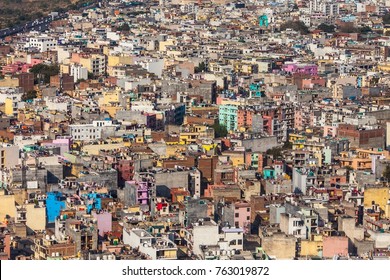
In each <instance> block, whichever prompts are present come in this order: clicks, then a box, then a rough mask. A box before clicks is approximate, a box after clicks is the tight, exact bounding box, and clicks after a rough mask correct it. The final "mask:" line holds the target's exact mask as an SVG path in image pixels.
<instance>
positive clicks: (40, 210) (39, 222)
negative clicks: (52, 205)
mask: <svg viewBox="0 0 390 280" xmlns="http://www.w3.org/2000/svg"><path fill="white" fill-rule="evenodd" d="M26 210H27V211H26V220H27V222H26V225H27V227H28V229H27V230H33V231H43V230H45V228H46V207H35V205H34V204H27V205H26Z"/></svg>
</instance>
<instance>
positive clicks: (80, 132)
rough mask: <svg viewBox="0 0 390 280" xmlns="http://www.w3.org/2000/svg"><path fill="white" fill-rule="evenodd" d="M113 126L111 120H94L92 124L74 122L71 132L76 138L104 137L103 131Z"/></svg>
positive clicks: (91, 138) (84, 139)
mask: <svg viewBox="0 0 390 280" xmlns="http://www.w3.org/2000/svg"><path fill="white" fill-rule="evenodd" d="M113 126H115V125H113V124H112V121H110V120H104V121H93V123H92V124H72V125H70V126H69V129H70V131H69V132H70V135H71V136H72V138H73V139H74V140H81V141H88V140H95V139H100V138H102V131H103V130H104V129H107V128H109V127H113Z"/></svg>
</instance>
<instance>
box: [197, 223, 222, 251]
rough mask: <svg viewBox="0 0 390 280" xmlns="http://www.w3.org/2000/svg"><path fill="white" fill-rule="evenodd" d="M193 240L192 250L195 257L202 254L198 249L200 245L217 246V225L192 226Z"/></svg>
mask: <svg viewBox="0 0 390 280" xmlns="http://www.w3.org/2000/svg"><path fill="white" fill-rule="evenodd" d="M214 224H215V223H214ZM193 240H194V245H193V250H194V254H195V255H199V254H201V253H202V251H201V249H200V246H201V245H217V243H218V240H219V234H218V226H217V224H215V225H202V226H201V225H199V226H194V229H193Z"/></svg>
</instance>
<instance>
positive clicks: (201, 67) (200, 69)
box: [195, 61, 206, 73]
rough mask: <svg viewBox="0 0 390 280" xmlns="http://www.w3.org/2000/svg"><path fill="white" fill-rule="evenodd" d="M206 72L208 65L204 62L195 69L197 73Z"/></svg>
mask: <svg viewBox="0 0 390 280" xmlns="http://www.w3.org/2000/svg"><path fill="white" fill-rule="evenodd" d="M203 71H206V64H205V63H204V62H203V61H202V62H201V63H199V65H198V66H197V67H195V73H201V72H203Z"/></svg>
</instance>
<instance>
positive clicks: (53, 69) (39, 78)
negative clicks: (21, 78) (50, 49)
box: [30, 63, 60, 84]
mask: <svg viewBox="0 0 390 280" xmlns="http://www.w3.org/2000/svg"><path fill="white" fill-rule="evenodd" d="M30 73H33V74H34V79H35V82H36V83H45V84H48V83H50V76H55V75H58V74H59V73H60V67H59V66H58V65H47V64H44V63H40V64H37V65H34V66H33V67H32V68H31V69H30Z"/></svg>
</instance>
